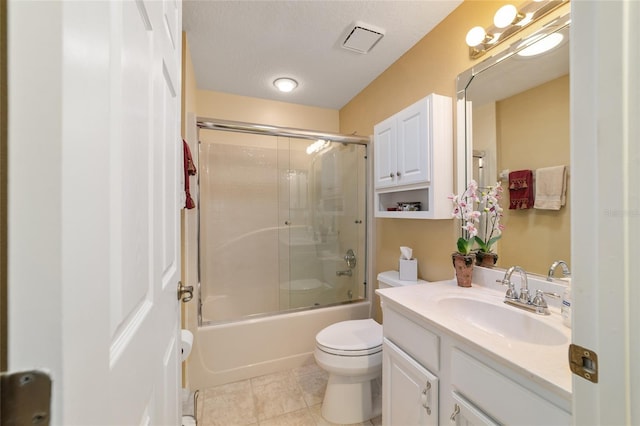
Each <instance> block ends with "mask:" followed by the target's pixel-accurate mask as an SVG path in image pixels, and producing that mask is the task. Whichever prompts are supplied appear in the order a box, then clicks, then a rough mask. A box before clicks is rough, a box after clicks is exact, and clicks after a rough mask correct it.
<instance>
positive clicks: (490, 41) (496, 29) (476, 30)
mask: <svg viewBox="0 0 640 426" xmlns="http://www.w3.org/2000/svg"><path fill="white" fill-rule="evenodd" d="M568 2H569V0H532V1H529V2H528V3H525V4H524V5H523V6H522V7H521V8H520V10H518V9H517V8H516V7H515V6H513V5H510V4H507V5H505V6H502V7H501V8H500V9H498V11H497V12H496V14H495V16H494V18H493V26H491V27H489V28H487V29H485V28H483V27H481V26H475V27H473V28H471V29H470V30H469V32H468V33H467V37H466V39H465V41H466V42H467V46H469V57H470V58H471V59H476V58H479V57H481V56H482V55H484V54H485V53H487V51H489V50H490V49H492V48H494V47H495V46H497V45H499V44H500V43H502V41H504V40H506V39H507V38H509V37H510V36H512V35H514V34H516V33H518V32H520V31H521V30H522V29H524V28H526V27H528V26H529V25H530V24H532V23H534V22H536V21H537V20H539V19H540V18H542V17H544V16H546V15H547V14H549V13H550V12H552V11H553V10H555V9H557V8H558V7H560V6H562V5H563V4H566V3H568Z"/></svg>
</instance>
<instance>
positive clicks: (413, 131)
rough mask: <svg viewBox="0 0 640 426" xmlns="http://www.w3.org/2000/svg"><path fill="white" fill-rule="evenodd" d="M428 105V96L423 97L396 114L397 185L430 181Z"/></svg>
mask: <svg viewBox="0 0 640 426" xmlns="http://www.w3.org/2000/svg"><path fill="white" fill-rule="evenodd" d="M429 106H430V102H429V98H425V99H422V100H420V101H418V102H416V103H415V104H413V105H411V106H409V107H407V108H405V109H403V110H402V111H400V112H399V113H398V114H397V126H398V166H397V167H398V171H397V173H396V174H397V176H398V185H408V184H412V183H422V182H429V181H430V177H431V176H430V167H429V164H430V160H431V159H430V158H429V151H430V150H429V140H428V133H427V129H428V127H427V126H428V125H429V124H428V117H429V113H430V111H429Z"/></svg>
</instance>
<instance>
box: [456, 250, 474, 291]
mask: <svg viewBox="0 0 640 426" xmlns="http://www.w3.org/2000/svg"><path fill="white" fill-rule="evenodd" d="M474 259H475V254H462V253H457V252H456V253H453V254H452V255H451V260H452V261H453V267H454V268H455V270H456V279H457V281H458V286H459V287H471V277H472V275H473V261H474Z"/></svg>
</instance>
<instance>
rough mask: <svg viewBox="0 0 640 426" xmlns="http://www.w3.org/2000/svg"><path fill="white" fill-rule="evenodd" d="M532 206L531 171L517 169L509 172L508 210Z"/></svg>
mask: <svg viewBox="0 0 640 426" xmlns="http://www.w3.org/2000/svg"><path fill="white" fill-rule="evenodd" d="M532 207H533V172H532V171H531V170H518V171H515V172H511V173H509V210H523V209H530V208H532Z"/></svg>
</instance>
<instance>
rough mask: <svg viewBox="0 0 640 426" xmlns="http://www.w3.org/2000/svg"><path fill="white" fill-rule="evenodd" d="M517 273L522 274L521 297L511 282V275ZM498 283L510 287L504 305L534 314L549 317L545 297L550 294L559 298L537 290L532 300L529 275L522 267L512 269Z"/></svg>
mask: <svg viewBox="0 0 640 426" xmlns="http://www.w3.org/2000/svg"><path fill="white" fill-rule="evenodd" d="M516 271H518V272H519V273H520V280H521V286H520V296H518V292H517V291H516V289H515V288H514V285H513V283H512V282H511V275H513V273H514V272H516ZM496 281H497V282H499V283H501V284H502V285H506V286H507V287H509V288H508V289H507V293H506V294H505V295H504V299H505V300H504V303H506V304H507V305H510V306H515V307H516V308H520V309H525V310H527V311H530V312H534V313H536V314H539V315H549V309H548V306H547V301H546V300H544V295H545V294H548V295H550V296H554V297H555V296H558V295H557V294H555V293H547V292H544V291H542V290H537V291H536V296H535V297H534V298H533V300H532V299H531V296H530V295H529V282H528V281H527V273H526V272H525V270H524V269H522V268H521V267H520V266H512V267H510V268H509V269H507V271H506V272H505V273H504V278H503V279H501V280H496Z"/></svg>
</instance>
